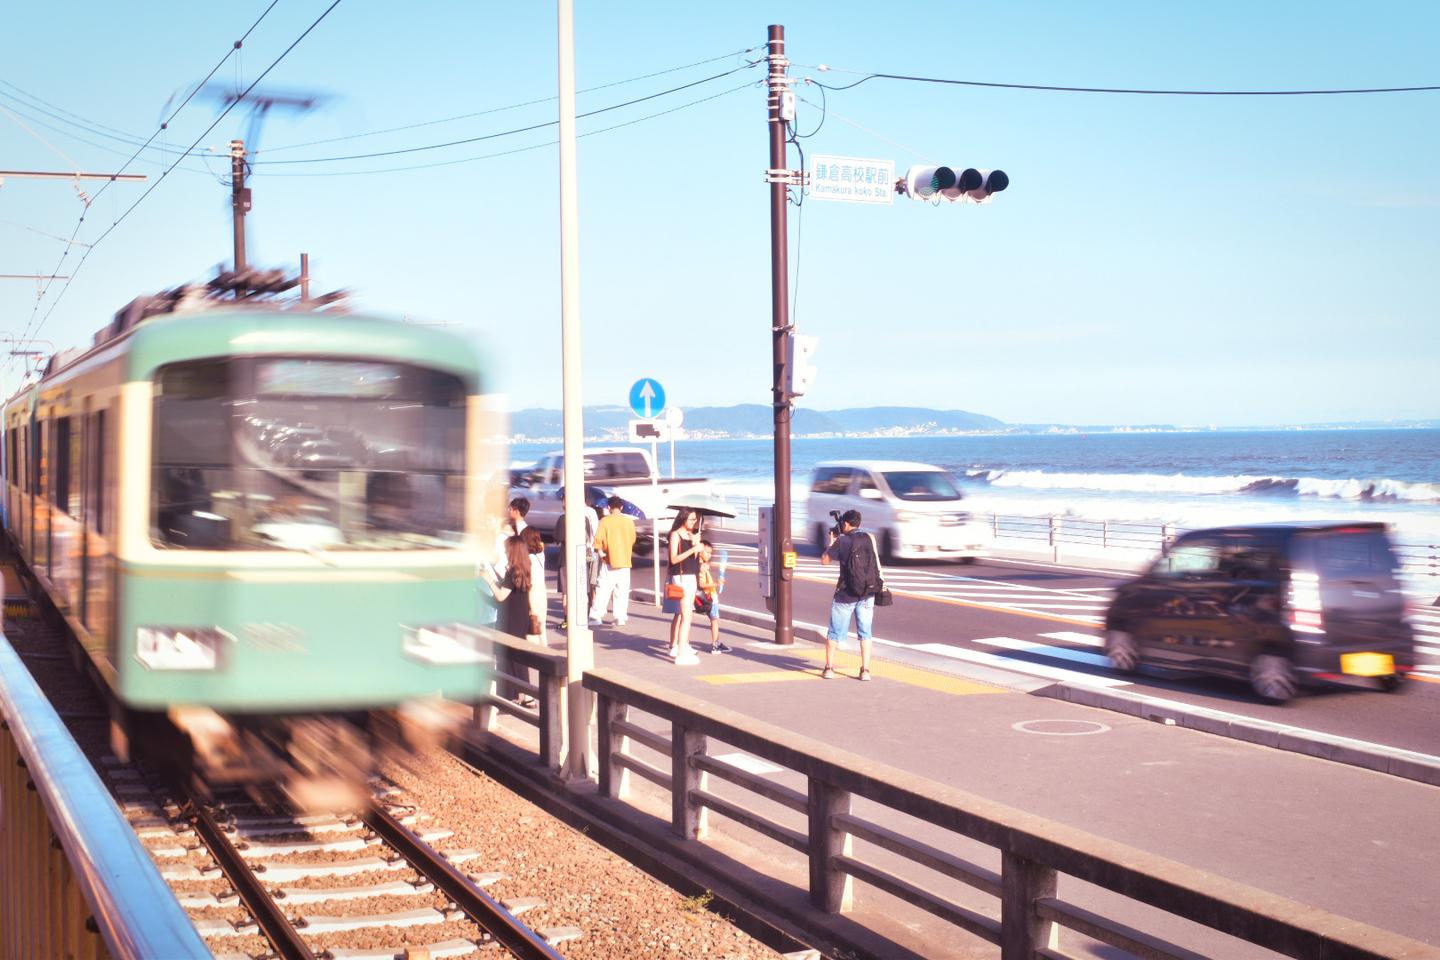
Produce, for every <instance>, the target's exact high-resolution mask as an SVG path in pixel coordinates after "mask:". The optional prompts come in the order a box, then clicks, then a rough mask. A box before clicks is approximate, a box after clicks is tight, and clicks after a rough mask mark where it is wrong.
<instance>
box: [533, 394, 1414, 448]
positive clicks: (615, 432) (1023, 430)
mask: <svg viewBox="0 0 1440 960" xmlns="http://www.w3.org/2000/svg"><path fill="white" fill-rule="evenodd" d="M584 417H585V438H586V440H589V441H591V442H605V443H625V442H627V441H628V437H629V425H630V421H631V420H632V419H634V414H633V413H631V411H630V408H629V407H621V406H615V405H610V406H596V407H586V408H585V415H584ZM773 425H774V414H773V412H772V411H771V409H770V407H768V406H766V405H765V404H761V403H742V404H738V405H736V406H733V407H691V408H688V409H686V410H685V433H686V435H687V436H688V437H689V438H690V439H692V440H723V439H731V438H733V439H744V438H748V437H768V436H770V435H771V430H772V427H773ZM1436 427H1440V421H1437V420H1391V421H1379V422H1350V423H1312V424H1305V425H1303V426H1287V425H1274V426H1249V427H1239V426H1228V427H1219V428H1217V427H1193V426H1191V427H1182V426H1176V425H1174V424H1169V423H1143V424H1073V423H1006V422H1005V421H1003V420H997V419H995V418H994V417H987V416H985V415H984V414H981V413H970V412H969V411H966V410H932V409H930V408H928V407H848V408H846V409H843V410H809V409H806V408H805V407H797V408H796V409H795V414H794V419H793V420H792V421H791V433H792V434H793V435H794V436H797V437H806V436H811V437H813V436H832V437H875V436H894V437H900V436H934V435H944V434H956V433H1005V434H1079V433H1087V434H1088V433H1175V432H1186V433H1196V432H1202V431H1211V430H1217V429H1219V430H1373V429H1391V430H1393V429H1434V428H1436ZM510 430H511V435H512V436H513V437H514V438H515V439H517V440H531V441H540V442H546V443H548V442H552V441H553V442H556V443H558V442H559V440H560V437H561V435H562V434H563V433H564V429H563V427H562V424H561V414H560V411H559V410H545V409H540V408H534V407H532V408H530V409H526V410H516V411H515V412H514V413H512V414H511V415H510Z"/></svg>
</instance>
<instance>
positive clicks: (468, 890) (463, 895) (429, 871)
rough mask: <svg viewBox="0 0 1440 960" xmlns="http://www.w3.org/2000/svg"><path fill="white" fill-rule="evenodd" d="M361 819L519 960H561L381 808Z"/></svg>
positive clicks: (527, 929) (560, 956) (538, 936)
mask: <svg viewBox="0 0 1440 960" xmlns="http://www.w3.org/2000/svg"><path fill="white" fill-rule="evenodd" d="M362 818H363V819H364V821H365V823H366V825H367V826H369V827H370V829H371V830H373V831H375V833H376V835H378V836H379V837H380V838H381V839H383V840H384V841H385V842H386V843H388V844H390V846H392V847H394V848H395V849H396V850H397V851H399V853H400V855H401V856H402V857H404V858H405V859H406V860H407V861H409V863H410V865H411V866H413V867H414V868H415V869H416V870H418V871H420V873H421V874H423V875H424V876H425V878H426V879H428V880H429V881H430V882H432V883H434V884H435V887H436V889H438V890H442V891H444V893H445V895H446V896H447V897H449V898H450V899H451V900H453V901H454V902H455V905H456V906H457V907H459V908H460V909H461V910H462V911H464V912H465V915H466V916H467V917H469V918H470V919H471V920H473V921H474V922H475V923H476V924H477V925H478V926H479V927H480V928H481V929H482V930H485V931H486V932H487V933H489V934H490V936H492V937H494V938H495V940H496V942H498V943H499V944H500V945H501V946H503V947H504V948H505V949H507V950H509V951H510V952H511V953H513V954H514V955H515V956H517V957H519V958H520V960H564V958H563V957H562V955H561V954H559V953H557V952H556V951H555V948H554V947H552V946H550V944H548V943H546V942H545V940H544V939H543V938H542V937H541V936H540V935H539V934H538V933H536V932H535V931H534V930H531V929H530V928H529V927H527V926H526V925H525V924H523V923H521V922H520V921H519V920H517V919H515V915H514V914H512V913H511V912H510V911H509V910H506V909H505V908H504V907H502V906H501V905H500V904H499V903H498V902H496V901H495V899H494V898H493V897H491V896H490V895H489V894H487V893H486V892H485V891H484V890H481V889H480V888H479V887H478V886H476V885H475V884H474V883H472V882H471V881H470V879H469V878H467V877H466V876H465V875H464V874H463V873H461V872H460V871H459V870H457V869H456V868H455V865H454V864H452V863H451V862H450V861H449V860H446V859H445V858H444V857H442V856H441V855H440V854H439V853H437V852H436V851H435V849H434V848H433V847H431V846H430V844H428V843H426V842H425V841H424V840H421V839H420V837H419V836H417V835H416V834H415V833H414V832H413V831H412V830H410V829H409V828H408V827H406V826H405V825H404V824H402V823H401V822H400V821H399V820H397V819H395V817H394V816H392V815H391V814H390V813H389V812H388V811H386V810H385V809H384V808H382V807H381V806H379V805H378V804H374V803H372V804H371V805H370V807H369V809H368V810H367V811H366V812H365V813H364V814H362Z"/></svg>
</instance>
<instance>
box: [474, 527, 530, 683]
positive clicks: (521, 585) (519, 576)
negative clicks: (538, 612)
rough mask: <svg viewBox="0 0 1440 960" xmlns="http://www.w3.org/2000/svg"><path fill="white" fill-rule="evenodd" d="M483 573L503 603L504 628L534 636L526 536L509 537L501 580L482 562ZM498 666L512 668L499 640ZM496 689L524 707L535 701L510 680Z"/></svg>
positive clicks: (501, 669)
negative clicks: (517, 689) (516, 691)
mask: <svg viewBox="0 0 1440 960" xmlns="http://www.w3.org/2000/svg"><path fill="white" fill-rule="evenodd" d="M480 573H481V576H482V577H484V579H485V582H486V583H487V584H489V586H490V591H491V592H492V593H493V594H495V599H496V600H497V601H498V602H499V604H500V622H499V626H500V629H501V630H503V631H504V632H505V633H508V634H510V636H512V637H525V638H528V637H530V633H531V620H530V594H531V592H532V590H533V589H534V585H535V577H534V574H533V571H532V568H531V562H530V545H529V544H528V543H527V542H526V541H525V538H524V537H523V536H521V535H520V534H515V535H513V536H509V537H506V538H505V572H504V573H503V574H501V575H500V578H499V579H498V580H497V579H496V577H495V573H494V571H492V570H491V569H490V567H489V566H488V565H486V564H482V565H481V568H480ZM542 589H543V587H542ZM532 642H533V641H532ZM495 669H496V670H498V671H499V672H501V673H510V672H511V671H510V658H509V657H508V656H506V655H505V651H504V650H503V649H502V648H501V647H500V645H499V644H496V646H495ZM526 672H527V673H528V671H526ZM495 692H496V693H497V694H498V695H499V696H502V697H506V698H508V699H513V700H515V701H516V702H517V703H519V704H520V705H521V706H522V707H528V706H533V705H534V701H533V700H531V698H530V697H529V696H527V695H524V694H516V693H515V687H514V685H513V684H512V683H511V682H510V681H508V680H504V681H500V682H499V683H498V685H497V689H496V691H495Z"/></svg>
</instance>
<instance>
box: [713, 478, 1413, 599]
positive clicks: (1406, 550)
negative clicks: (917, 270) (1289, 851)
mask: <svg viewBox="0 0 1440 960" xmlns="http://www.w3.org/2000/svg"><path fill="white" fill-rule="evenodd" d="M725 502H726V504H727V505H728V506H729V507H730V508H731V509H733V510H734V511H735V517H736V519H737V520H739V521H751V520H755V519H756V517H757V511H758V510H759V508H760V507H767V506H770V503H771V500H770V499H769V498H762V497H751V496H731V497H726V498H725ZM973 517H974V518H975V521H976V522H977V523H983V524H984V525H985V526H986V528H988V529H989V531H990V536H991V539H992V540H993V541H994V542H995V543H996V544H997V545H1001V544H1003V543H1005V542H1006V541H1010V542H1012V543H1014V544H1015V545H1031V546H1035V547H1045V546H1049V547H1054V548H1057V553H1058V548H1063V547H1081V548H1089V549H1094V550H1099V551H1101V552H1102V553H1104V552H1109V551H1112V550H1119V551H1126V552H1127V553H1129V554H1130V556H1132V557H1135V558H1138V557H1139V555H1141V554H1155V553H1158V552H1160V550H1161V549H1163V548H1164V547H1165V545H1166V544H1169V543H1171V542H1173V541H1174V540H1175V538H1176V537H1178V536H1180V535H1181V534H1183V533H1187V532H1189V528H1187V527H1180V526H1176V525H1175V524H1173V523H1154V522H1144V521H1134V520H1103V519H1102V520H1097V519H1093V518H1089V517H1074V516H1068V515H1061V514H1034V515H1024V514H1008V513H975V514H973ZM809 523H810V518H809V516H808V515H807V514H806V512H805V508H804V506H803V505H802V506H800V507H798V508H796V509H794V510H792V511H791V529H792V530H794V531H795V532H796V533H795V539H796V540H797V541H804V540H806V539H807V533H808V532H807V531H806V527H807V526H808V525H809ZM732 526H734V525H733V524H732ZM739 526H740V527H741V528H742V529H743V528H744V527H746V526H748V524H747V523H741V524H739ZM1394 547H1395V555H1396V558H1397V559H1398V560H1399V561H1400V573H1401V576H1402V577H1403V578H1405V580H1406V581H1407V582H1408V584H1409V586H1411V587H1412V588H1414V589H1416V590H1418V591H1420V592H1422V593H1423V592H1425V591H1426V590H1430V589H1433V590H1434V591H1435V592H1437V593H1440V544H1435V543H1425V542H1420V541H1399V542H1397V543H1395V545H1394ZM1057 558H1058V557H1057Z"/></svg>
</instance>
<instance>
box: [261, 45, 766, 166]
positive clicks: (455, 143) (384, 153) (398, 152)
mask: <svg viewBox="0 0 1440 960" xmlns="http://www.w3.org/2000/svg"><path fill="white" fill-rule="evenodd" d="M761 62H763V61H759V60H757V61H753V62H750V63H746V64H744V65H742V66H739V67H735V68H734V69H732V70H726V71H725V72H724V73H717V74H713V75H712V76H708V77H704V78H702V79H700V80H692V81H691V82H689V83H682V84H680V85H679V86H677V87H671V88H669V89H668V90H661V91H659V92H657V93H651V94H647V95H646V96H643V97H636V98H634V99H633V100H626V101H624V102H623V103H615V104H611V105H610V106H608V107H597V108H596V109H594V110H586V111H585V112H583V113H577V114H576V115H575V116H576V119H583V118H585V117H593V116H597V115H599V114H602V113H609V112H610V111H612V110H620V109H623V108H625V107H633V106H634V105H635V104H637V103H645V102H646V101H648V100H655V99H658V98H659V97H665V96H669V95H670V94H672V93H679V92H680V91H681V90H689V89H690V88H692V87H698V86H700V85H701V84H705V83H710V82H712V81H715V80H720V79H722V78H724V77H729V76H733V75H734V74H737V73H739V72H740V71H742V70H749V69H751V68H752V67H755V66H757V65H758V64H759V63H761ZM559 123H560V121H559V120H547V121H545V122H543V123H532V124H530V125H528V126H524V127H516V128H514V129H512V130H501V131H499V132H497V133H487V134H483V135H481V136H478V137H466V138H464V139H461V140H450V141H447V142H445V143H430V144H423V145H421V146H418V147H402V148H399V149H395V150H379V151H376V152H374V153H357V154H350V155H348V156H340V157H306V158H303V159H299V160H257V161H255V166H257V167H259V166H267V165H268V166H276V165H279V164H287V165H289V164H302V163H338V162H340V161H345V160H372V159H375V158H377V157H395V156H402V155H404V154H407V153H422V152H425V151H428V150H441V149H444V148H447V147H459V146H465V145H467V144H471V143H482V142H484V141H486V140H496V139H499V138H500V137H510V136H514V135H516V134H520V133H531V132H533V131H535V130H544V129H546V128H547V127H554V126H557V125H559Z"/></svg>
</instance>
